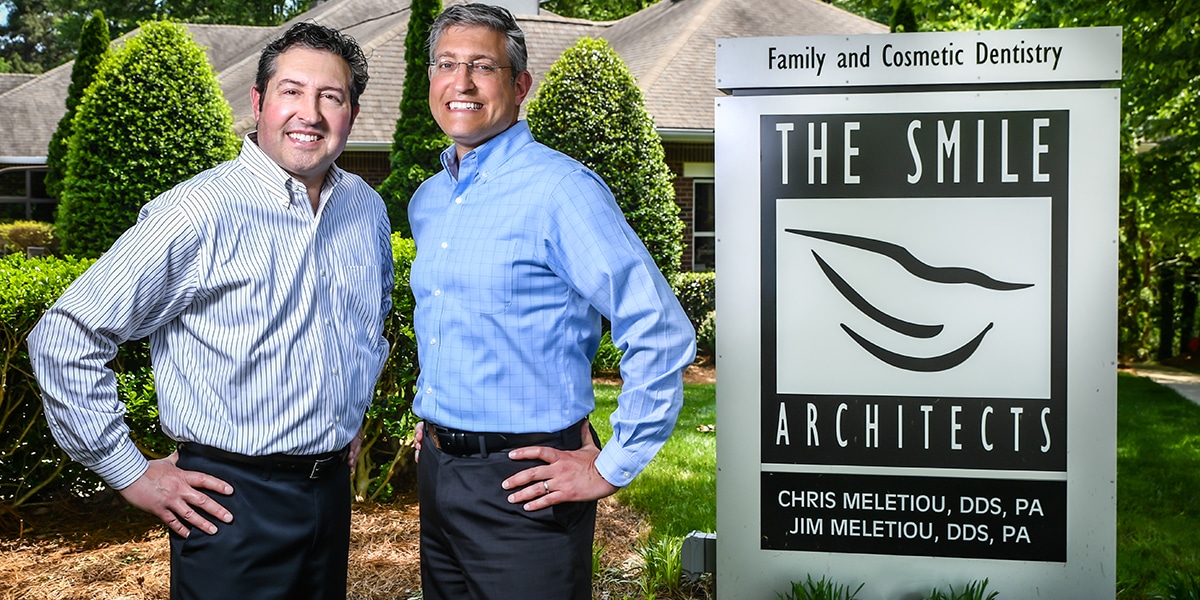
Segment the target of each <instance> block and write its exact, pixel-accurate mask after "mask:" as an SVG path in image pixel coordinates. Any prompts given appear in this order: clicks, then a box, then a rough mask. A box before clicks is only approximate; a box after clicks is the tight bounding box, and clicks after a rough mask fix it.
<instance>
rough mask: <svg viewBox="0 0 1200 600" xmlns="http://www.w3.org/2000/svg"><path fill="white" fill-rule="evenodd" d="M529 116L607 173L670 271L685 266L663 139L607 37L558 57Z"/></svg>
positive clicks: (547, 139) (552, 140)
mask: <svg viewBox="0 0 1200 600" xmlns="http://www.w3.org/2000/svg"><path fill="white" fill-rule="evenodd" d="M527 118H528V121H529V128H530V130H531V131H532V132H533V136H534V137H535V138H536V139H537V140H538V141H540V142H542V143H543V144H546V145H547V146H549V147H551V148H554V149H555V150H558V151H560V152H562V153H564V154H567V155H568V156H571V157H572V158H574V159H575V160H578V161H579V162H581V163H583V164H584V165H586V166H587V167H588V168H590V169H592V170H593V171H595V172H596V173H597V174H598V175H600V177H602V178H603V179H604V181H605V183H607V184H608V187H609V188H610V189H611V190H612V192H613V195H614V196H615V197H616V200H617V205H618V206H620V207H621V210H622V211H624V213H625V219H626V220H627V221H629V225H630V226H631V227H632V228H633V230H634V232H636V233H637V235H638V237H640V238H641V239H642V243H644V244H645V245H646V248H647V249H648V250H649V251H650V256H652V257H654V262H655V263H657V264H658V267H659V269H662V271H663V274H665V275H667V276H668V277H669V276H671V275H672V274H674V273H676V272H678V271H679V262H680V257H681V256H682V255H683V221H681V220H680V219H679V206H678V205H676V204H675V189H674V187H672V185H671V171H670V169H668V168H667V164H666V162H665V160H664V156H665V155H664V153H663V147H662V139H661V138H660V137H659V135H658V132H657V131H656V130H655V129H654V121H653V119H651V117H650V113H648V112H646V106H645V102H644V100H643V98H642V91H641V89H639V88H638V86H637V82H636V81H635V80H634V78H633V75H632V74H631V73H630V72H629V68H628V67H627V66H626V65H625V63H624V61H622V60H621V57H620V56H619V55H618V54H617V52H616V51H615V50H613V49H612V47H610V46H609V45H608V42H606V41H604V40H595V39H591V38H583V39H581V40H579V41H578V42H577V43H576V44H575V46H573V47H571V48H568V49H567V50H566V51H565V52H563V54H562V56H561V57H559V59H558V61H556V62H555V63H554V66H552V67H551V68H550V72H549V73H547V74H546V79H545V81H543V82H542V85H541V87H539V88H538V92H537V97H536V98H534V99H533V100H531V101H530V102H529V109H528V114H527Z"/></svg>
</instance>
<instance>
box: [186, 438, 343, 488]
mask: <svg viewBox="0 0 1200 600" xmlns="http://www.w3.org/2000/svg"><path fill="white" fill-rule="evenodd" d="M179 447H180V448H182V449H185V450H186V451H188V452H191V453H193V454H196V455H198V456H203V457H205V458H209V459H212V460H215V461H218V462H225V463H236V464H241V465H251V466H255V467H262V468H265V469H271V470H273V471H289V472H300V473H306V474H307V475H308V478H309V479H320V478H321V477H324V476H325V475H328V474H329V473H332V472H334V471H335V470H336V469H337V467H338V465H340V464H342V463H344V462H346V454H347V453H348V452H349V451H350V447H349V446H347V447H345V448H342V449H341V450H337V451H334V452H326V453H324V454H309V455H303V456H301V455H296V454H267V455H265V456H248V455H245V454H238V453H236V452H229V451H227V450H222V449H220V448H214V447H212V446H205V445H203V444H197V443H195V442H184V443H182V444H179Z"/></svg>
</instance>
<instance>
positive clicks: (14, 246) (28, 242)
mask: <svg viewBox="0 0 1200 600" xmlns="http://www.w3.org/2000/svg"><path fill="white" fill-rule="evenodd" d="M31 247H40V248H46V249H47V250H48V251H49V252H50V253H51V254H54V253H56V252H57V251H58V238H57V237H56V236H55V235H54V225H52V224H50V223H41V222H39V221H13V222H12V223H5V224H3V225H0V254H4V253H5V252H24V251H25V249H26V248H31Z"/></svg>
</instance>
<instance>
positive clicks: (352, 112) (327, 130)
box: [250, 46, 358, 192]
mask: <svg viewBox="0 0 1200 600" xmlns="http://www.w3.org/2000/svg"><path fill="white" fill-rule="evenodd" d="M275 66H276V68H275V74H274V75H273V76H272V77H271V78H270V79H269V80H268V81H267V86H266V89H265V90H260V89H258V88H257V87H255V88H253V89H251V90H250V101H251V102H252V103H253V105H254V120H255V121H256V122H257V123H258V146H259V148H262V151H263V152H264V153H266V155H267V156H269V157H271V160H274V161H275V163H276V164H278V165H279V166H280V167H282V168H283V170H284V171H287V172H288V174H290V175H291V176H292V177H295V178H296V179H297V180H299V181H301V182H302V183H304V184H305V186H306V187H307V188H308V189H309V191H310V192H311V191H312V190H314V189H315V190H320V188H321V184H322V183H324V181H325V173H326V172H328V171H329V167H330V166H331V165H333V161H334V160H335V159H337V157H338V156H339V155H341V153H342V149H343V148H345V147H346V139H347V138H348V137H350V127H351V125H353V123H354V118H355V117H356V116H357V115H358V108H357V107H352V106H351V104H350V67H349V66H348V65H347V64H346V61H345V60H343V59H342V58H341V57H339V56H337V55H335V54H333V53H331V52H326V51H324V50H314V49H312V48H308V47H306V46H294V47H292V48H289V49H288V50H286V51H284V52H283V53H281V54H280V55H279V56H278V58H277V59H276V65H275Z"/></svg>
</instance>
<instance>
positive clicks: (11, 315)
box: [0, 254, 99, 508]
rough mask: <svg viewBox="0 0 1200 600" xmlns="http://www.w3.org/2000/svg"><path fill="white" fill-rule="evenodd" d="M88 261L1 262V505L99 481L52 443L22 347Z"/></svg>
mask: <svg viewBox="0 0 1200 600" xmlns="http://www.w3.org/2000/svg"><path fill="white" fill-rule="evenodd" d="M91 263H92V261H90V260H82V261H78V260H60V259H57V258H40V259H26V258H25V256H24V255H22V254H10V255H8V256H6V257H3V258H0V506H8V507H10V508H12V507H16V506H20V505H21V504H23V503H25V502H27V501H29V500H31V499H33V498H36V497H39V496H42V497H47V496H52V495H54V494H55V493H56V492H59V491H62V490H68V491H70V492H73V493H80V494H82V493H87V491H88V490H95V488H96V485H97V483H98V481H99V480H98V479H97V478H96V477H94V476H92V475H91V473H90V472H89V471H87V470H86V469H84V468H83V467H82V466H81V465H79V464H78V463H75V462H72V461H71V460H70V459H69V458H67V455H66V453H64V452H63V451H62V450H60V449H59V447H58V445H57V444H56V443H55V442H54V438H53V437H52V436H51V434H50V426H49V425H48V424H47V423H46V418H45V417H44V416H42V402H41V397H40V395H39V393H38V388H37V383H36V382H35V381H34V378H33V368H32V367H31V366H30V364H29V352H28V351H27V350H26V348H25V337H26V336H28V335H29V332H30V331H32V330H33V327H34V325H37V322H38V319H40V318H41V317H42V313H44V312H45V311H46V309H47V308H49V307H50V305H51V304H53V303H54V301H55V300H57V299H58V297H59V296H60V295H62V292H63V290H65V289H67V285H68V284H70V283H71V282H72V281H74V280H75V278H76V277H78V276H79V275H80V274H82V273H83V272H84V271H85V270H86V269H87V268H88V267H89V266H91Z"/></svg>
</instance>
